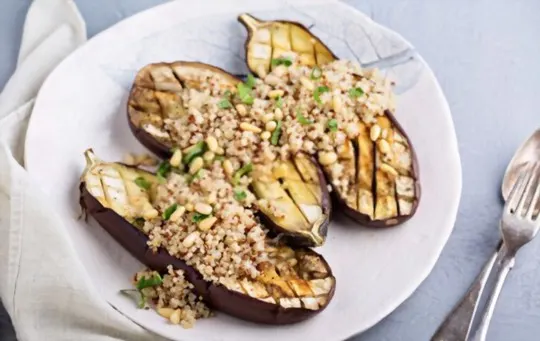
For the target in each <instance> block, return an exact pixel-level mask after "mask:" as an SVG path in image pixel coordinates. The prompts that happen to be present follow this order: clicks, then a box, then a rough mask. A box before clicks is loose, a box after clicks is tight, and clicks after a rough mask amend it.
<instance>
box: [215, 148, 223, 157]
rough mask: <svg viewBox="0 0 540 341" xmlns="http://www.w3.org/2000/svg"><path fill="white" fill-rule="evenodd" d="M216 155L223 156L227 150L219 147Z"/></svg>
mask: <svg viewBox="0 0 540 341" xmlns="http://www.w3.org/2000/svg"><path fill="white" fill-rule="evenodd" d="M216 154H217V155H223V154H225V150H224V149H223V148H221V147H219V148H218V150H216Z"/></svg>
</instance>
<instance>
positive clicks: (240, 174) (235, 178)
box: [233, 162, 253, 185]
mask: <svg viewBox="0 0 540 341" xmlns="http://www.w3.org/2000/svg"><path fill="white" fill-rule="evenodd" d="M252 170H253V164H252V163H251V162H250V163H248V164H246V165H244V166H243V167H242V168H240V169H239V170H237V171H236V172H235V173H234V176H233V183H234V184H235V185H236V184H238V183H239V182H240V179H241V178H242V177H243V176H244V175H246V174H248V173H249V172H251V171H252Z"/></svg>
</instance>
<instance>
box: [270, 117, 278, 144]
mask: <svg viewBox="0 0 540 341" xmlns="http://www.w3.org/2000/svg"><path fill="white" fill-rule="evenodd" d="M280 137H281V121H278V122H277V126H276V129H274V131H273V132H272V136H271V137H270V143H272V144H273V145H274V146H277V144H278V143H279V138H280Z"/></svg>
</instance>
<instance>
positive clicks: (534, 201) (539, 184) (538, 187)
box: [527, 167, 540, 220]
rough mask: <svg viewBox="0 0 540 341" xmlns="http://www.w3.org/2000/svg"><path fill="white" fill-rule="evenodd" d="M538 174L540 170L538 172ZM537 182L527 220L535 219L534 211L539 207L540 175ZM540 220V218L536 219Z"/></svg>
mask: <svg viewBox="0 0 540 341" xmlns="http://www.w3.org/2000/svg"><path fill="white" fill-rule="evenodd" d="M537 168H538V167H537ZM536 173H538V169H537V172H536ZM536 175H537V176H536V177H537V179H536V180H537V181H536V189H535V191H534V194H533V197H532V199H531V202H530V204H529V208H528V210H527V219H531V220H532V217H533V214H534V211H535V210H536V208H537V207H538V199H539V198H540V174H536ZM536 218H537V219H538V216H537V217H536Z"/></svg>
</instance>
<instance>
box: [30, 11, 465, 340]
mask: <svg viewBox="0 0 540 341" xmlns="http://www.w3.org/2000/svg"><path fill="white" fill-rule="evenodd" d="M185 4H186V2H184V1H174V2H171V3H167V4H165V5H162V6H160V7H156V8H153V9H151V10H148V11H146V12H143V13H140V14H138V15H136V16H134V17H131V18H129V19H127V20H125V21H123V22H121V23H119V24H117V25H115V26H114V27H112V28H110V29H109V30H107V31H105V32H103V33H102V34H100V35H98V36H96V37H95V38H93V39H92V40H90V41H89V42H88V43H87V44H86V45H85V46H83V47H82V48H80V49H79V50H77V51H76V52H75V53H73V54H72V55H71V56H70V57H68V58H67V59H66V60H65V61H64V62H63V63H62V64H61V65H60V66H59V67H58V68H57V69H56V70H55V71H54V72H53V73H52V74H51V76H50V77H49V78H48V79H47V81H46V82H45V84H44V85H43V88H42V90H41V92H40V94H39V97H38V99H37V102H36V105H35V109H34V113H33V116H32V120H31V123H30V127H29V130H28V135H27V141H26V165H27V167H28V169H29V171H30V173H31V174H32V175H33V176H34V177H35V178H36V179H37V180H38V182H39V183H41V184H43V186H44V190H45V191H46V192H48V193H49V195H50V199H51V200H53V201H54V202H55V203H56V207H58V210H59V211H60V214H61V215H63V216H64V217H65V225H64V227H65V229H66V233H67V234H68V235H69V236H70V237H71V238H72V240H73V243H74V245H75V247H76V250H77V252H78V255H79V257H80V259H81V261H82V263H83V264H84V266H85V268H86V270H87V271H88V273H89V277H90V278H92V279H93V281H94V284H95V285H96V287H97V289H98V290H99V292H100V293H101V294H102V296H103V299H104V300H107V301H108V302H109V303H110V304H112V305H113V306H114V307H115V308H116V309H117V310H118V311H120V312H121V313H122V314H124V315H126V316H127V317H128V318H130V319H132V320H133V321H134V322H136V323H138V324H140V325H142V326H144V327H145V328H147V329H149V330H151V331H153V332H155V333H157V334H160V335H163V336H165V337H168V338H170V339H173V340H182V341H188V340H205V341H208V340H234V341H243V340H246V341H252V340H255V339H256V340H258V341H264V340H272V341H275V340H283V341H284V340H298V339H300V338H302V339H309V340H324V341H330V340H344V339H345V338H347V337H350V336H352V335H354V334H356V333H359V332H361V331H364V330H365V329H367V328H369V327H370V326H372V325H374V324H375V323H377V322H378V321H379V320H381V319H382V318H383V317H385V316H386V315H388V314H389V313H390V312H392V311H393V310H394V309H395V308H396V307H397V306H398V305H399V304H401V303H402V302H403V301H404V300H405V299H406V298H407V297H409V295H411V293H412V292H413V291H414V290H415V289H416V288H417V287H418V286H419V285H420V283H421V282H422V281H423V280H424V279H425V278H426V276H427V275H428V274H429V272H430V271H431V269H432V267H433V266H434V264H435V262H436V261H437V258H438V256H439V254H440V252H441V250H442V248H443V246H444V245H445V243H446V241H447V239H448V237H449V235H450V233H451V231H452V227H453V224H454V221H455V217H456V212H457V207H458V202H459V197H460V191H461V168H460V167H461V166H460V161H459V155H458V149H457V142H456V136H455V132H454V128H453V123H452V119H451V115H450V111H449V109H448V105H447V103H446V100H445V98H444V96H443V94H442V92H441V90H440V88H439V85H438V83H437V81H436V79H435V78H434V76H433V74H432V72H431V70H430V69H429V67H428V66H427V65H426V64H425V62H424V61H423V60H422V59H421V57H420V56H418V55H417V54H416V53H415V52H414V49H413V48H412V47H411V45H410V44H409V43H408V42H407V41H405V40H404V39H403V38H402V37H401V36H399V35H398V34H396V33H393V32H391V31H389V30H388V29H386V28H383V27H381V26H379V25H378V24H376V23H374V22H372V21H371V20H370V19H369V18H368V17H366V16H365V15H363V14H361V13H359V12H358V11H356V10H354V9H353V8H351V7H349V6H347V5H344V4H342V3H339V2H334V1H328V0H326V1H313V0H302V1H257V2H255V1H250V0H245V1H225V0H214V1H208V0H206V1H193V2H190V4H189V8H188V9H186V8H185ZM242 12H250V13H252V14H254V15H256V16H258V17H261V18H263V19H293V20H297V21H300V22H303V23H304V24H306V25H307V26H310V25H314V27H313V32H314V33H315V34H317V35H318V36H319V37H320V38H321V39H322V40H323V41H325V42H326V43H327V44H328V46H329V47H330V48H331V49H332V50H333V51H334V52H335V53H336V54H337V55H338V56H340V58H357V59H358V60H359V61H361V62H362V63H363V64H365V65H378V66H380V67H382V68H383V70H384V72H386V73H387V74H388V75H389V76H390V77H392V78H394V79H395V80H396V82H397V85H398V87H397V92H398V97H397V118H398V119H399V121H400V122H401V123H402V125H403V127H404V129H405V130H406V131H407V132H408V134H409V136H410V138H411V139H412V142H413V144H414V145H415V147H416V151H417V154H418V158H419V163H420V172H421V174H422V176H421V183H422V188H423V195H422V200H421V204H420V206H419V209H418V211H417V213H416V215H415V217H414V218H413V219H411V220H410V221H409V222H408V223H406V224H405V225H402V226H400V227H396V228H392V229H385V230H367V229H362V228H358V227H355V226H354V224H352V223H351V222H350V221H348V220H346V219H344V218H339V217H338V219H337V220H336V221H335V222H333V223H332V226H331V227H330V232H329V237H328V241H327V243H326V245H325V246H324V247H323V248H321V249H320V252H321V253H323V254H324V255H325V257H326V259H327V260H328V262H329V263H330V264H331V266H332V268H333V270H334V273H335V275H336V277H337V291H336V294H335V297H334V299H333V301H332V303H331V304H330V306H329V307H328V308H327V309H326V310H325V311H324V312H323V313H321V314H319V315H318V316H316V317H315V318H313V319H311V320H309V321H307V322H305V323H301V324H297V325H292V326H279V327H276V326H263V325H257V324H252V323H246V322H243V321H240V320H237V319H234V318H231V317H228V316H226V315H224V314H218V315H217V316H216V317H215V318H212V319H208V320H203V321H200V322H198V323H197V325H196V327H195V328H194V329H191V330H184V329H182V328H180V327H178V326H172V325H170V324H168V323H167V322H166V321H165V320H164V319H162V318H161V317H159V316H158V315H157V314H155V313H154V312H152V311H144V310H138V309H136V308H135V306H134V304H133V302H132V301H130V300H129V299H127V298H125V297H123V296H121V295H119V294H118V291H119V290H120V289H124V288H128V287H130V277H131V276H132V275H133V273H134V272H136V271H137V270H139V269H140V268H141V264H139V263H138V262H137V261H136V260H134V259H133V257H131V256H130V255H129V254H128V253H127V252H125V251H124V250H123V249H122V248H121V247H120V246H119V245H118V244H117V243H116V242H115V241H113V239H112V238H111V237H109V235H108V234H107V233H106V232H104V230H102V229H101V228H100V227H99V226H98V225H97V224H95V223H94V222H91V223H90V224H86V223H84V222H82V221H77V220H76V217H77V216H78V214H79V212H80V209H79V207H78V189H77V185H78V180H79V176H80V174H81V172H82V170H83V166H84V158H83V151H84V150H85V149H86V148H88V147H92V148H94V150H95V152H96V153H97V155H99V156H100V157H102V158H104V159H106V160H120V159H121V158H122V156H123V155H124V154H125V153H126V152H138V151H143V148H142V147H141V146H140V145H139V143H138V142H137V141H136V140H135V139H134V137H133V136H132V135H131V133H130V131H129V129H128V126H127V121H126V113H125V102H126V97H127V91H128V89H129V87H130V85H131V82H132V80H133V77H134V75H135V73H136V72H137V70H138V69H139V68H140V67H142V66H143V65H145V64H147V63H151V62H158V61H174V60H181V59H187V60H199V61H203V62H207V63H212V64H215V65H217V66H220V67H222V68H225V69H227V70H229V71H231V72H233V73H245V72H246V67H245V65H244V62H243V55H244V52H243V42H244V38H245V35H246V33H245V31H244V29H243V27H241V25H240V24H239V23H238V22H237V21H236V17H237V15H238V14H240V13H242ZM373 63H375V64H373Z"/></svg>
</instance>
